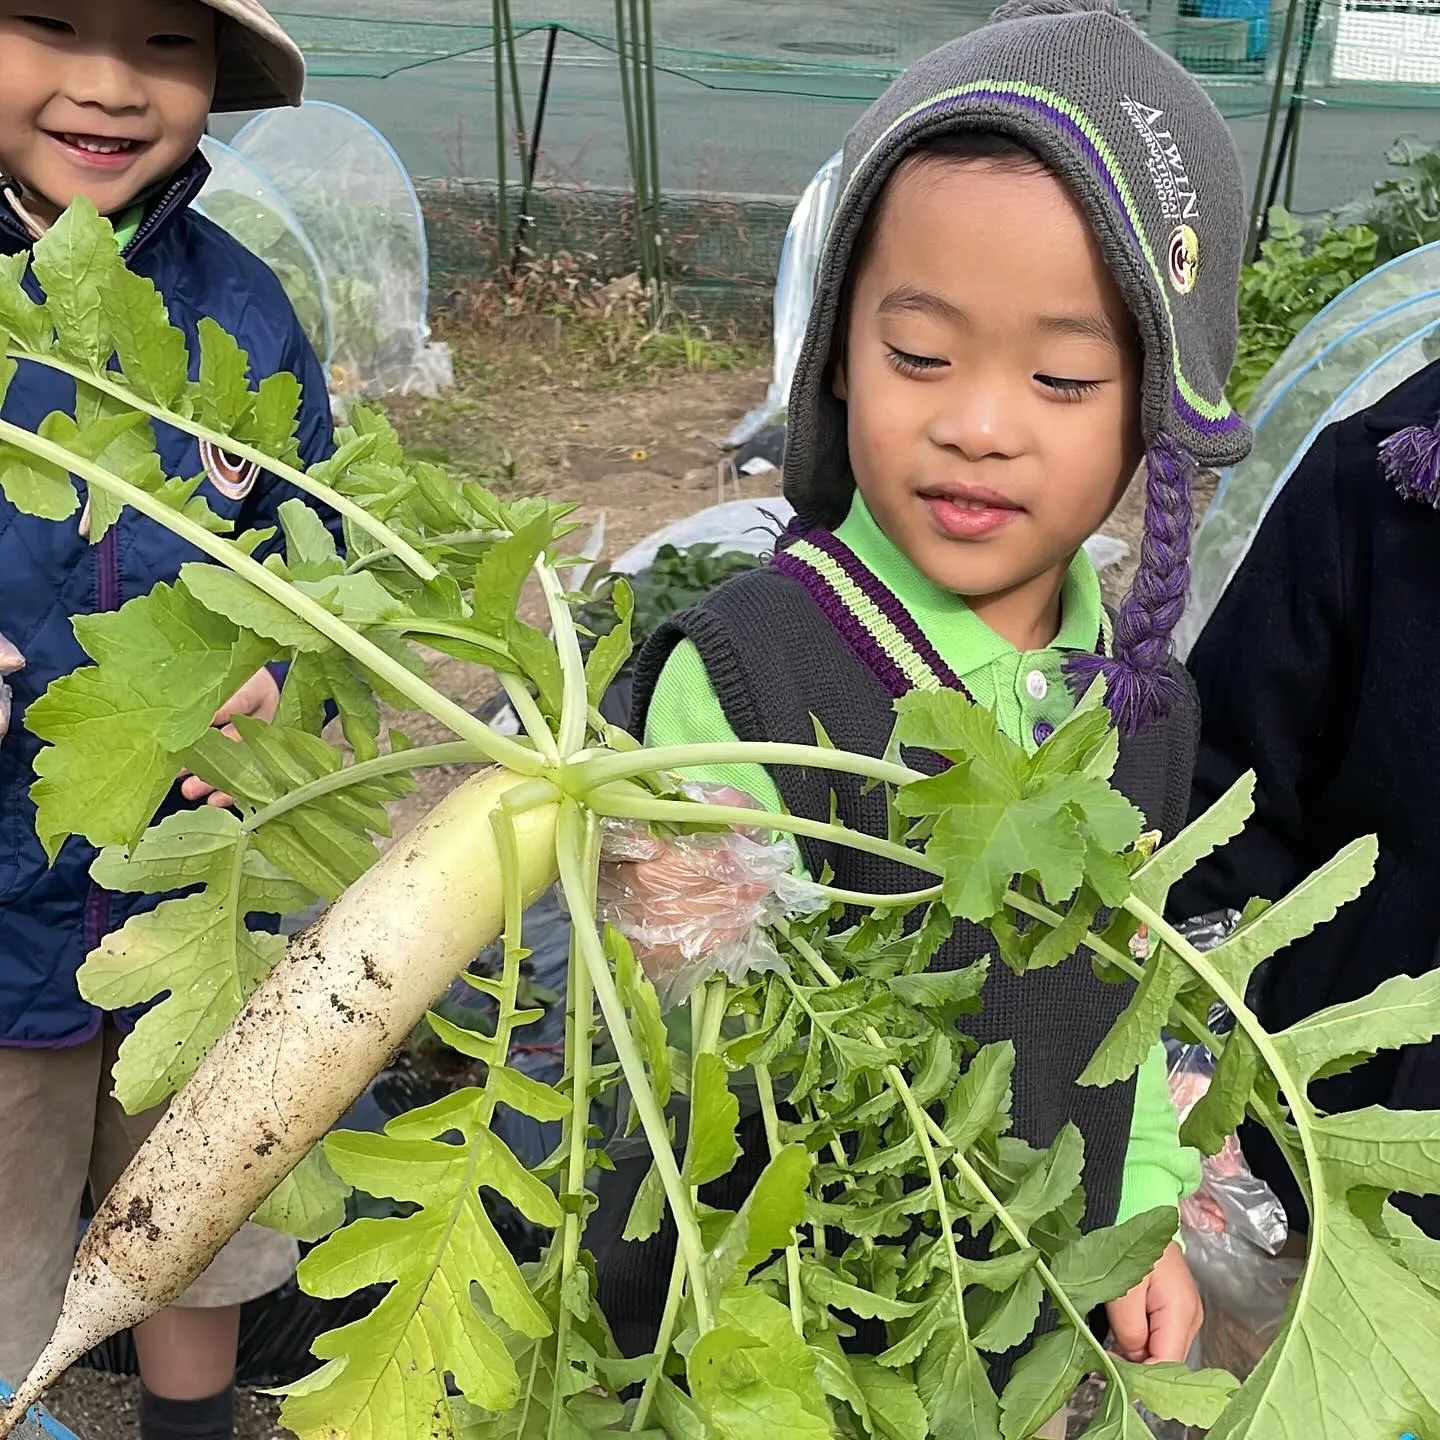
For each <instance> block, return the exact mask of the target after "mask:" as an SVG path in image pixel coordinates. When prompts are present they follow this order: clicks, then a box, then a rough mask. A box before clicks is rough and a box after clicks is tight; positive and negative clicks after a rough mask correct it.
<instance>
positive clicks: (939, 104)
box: [910, 89, 1245, 435]
mask: <svg viewBox="0 0 1440 1440" xmlns="http://www.w3.org/2000/svg"><path fill="white" fill-rule="evenodd" d="M962 98H963V100H964V101H965V102H966V103H968V102H970V101H972V100H976V99H980V100H997V101H1000V102H1002V103H1004V104H1008V105H1018V106H1019V107H1020V108H1021V109H1024V110H1031V111H1036V112H1038V113H1040V114H1042V115H1044V116H1045V117H1046V119H1047V120H1050V121H1053V122H1054V123H1056V124H1058V125H1059V126H1060V128H1061V129H1062V130H1064V131H1065V133H1066V134H1067V135H1069V136H1070V137H1071V138H1072V139H1073V140H1074V141H1075V142H1076V144H1077V145H1078V146H1079V148H1080V151H1081V153H1082V154H1083V155H1084V156H1085V158H1086V159H1087V160H1088V161H1089V163H1090V167H1091V169H1092V170H1094V171H1095V173H1096V174H1097V175H1098V176H1099V177H1100V179H1101V180H1102V181H1103V182H1104V184H1105V186H1106V188H1107V189H1108V190H1109V191H1110V195H1111V198H1112V199H1113V200H1114V202H1115V208H1116V210H1117V211H1118V212H1119V214H1120V216H1121V217H1122V218H1123V219H1124V221H1125V225H1126V227H1127V228H1128V229H1129V231H1130V234H1131V237H1132V238H1133V240H1134V242H1135V245H1136V247H1137V248H1139V249H1141V251H1142V253H1143V247H1142V246H1141V236H1140V232H1139V231H1138V230H1137V229H1136V227H1135V222H1134V220H1133V219H1132V218H1131V215H1130V207H1129V206H1128V205H1126V203H1125V197H1124V196H1123V195H1122V194H1121V193H1120V187H1119V185H1118V184H1117V183H1116V181H1115V176H1114V175H1113V174H1112V173H1111V171H1110V167H1109V166H1108V165H1107V164H1106V163H1105V158H1104V156H1102V155H1101V154H1100V152H1099V151H1098V150H1097V149H1096V148H1095V144H1094V142H1093V141H1092V140H1091V139H1090V137H1089V136H1088V135H1087V134H1086V133H1085V131H1084V130H1083V129H1081V127H1080V126H1079V125H1077V124H1076V122H1075V120H1074V118H1073V117H1072V116H1070V115H1067V114H1066V113H1065V111H1063V110H1061V109H1059V108H1058V107H1057V106H1054V105H1051V104H1049V103H1048V102H1046V101H1044V100H1041V99H1038V98H1037V97H1035V96H1031V95H1024V94H1020V93H1017V92H1015V91H1012V90H1000V89H992V90H969V91H967V92H966V94H965V95H964V96H963V97H962ZM957 103H959V101H957V100H956V98H955V97H950V98H947V99H942V100H935V101H933V102H932V103H931V104H930V105H928V106H926V107H924V108H923V109H921V110H917V111H916V112H915V114H914V115H912V116H911V117H910V118H911V119H912V120H917V119H919V118H920V117H921V116H922V115H924V114H926V113H927V112H928V111H936V110H945V109H948V108H950V107H951V106H954V105H956V104H957ZM1170 393H1171V397H1172V399H1173V401H1174V405H1175V408H1176V410H1178V411H1179V412H1180V414H1181V415H1182V416H1184V418H1185V423H1186V424H1187V425H1189V426H1190V427H1191V428H1192V429H1194V430H1197V431H1199V432H1201V433H1202V434H1207V435H1223V434H1225V433H1227V432H1229V431H1231V430H1235V429H1238V428H1240V427H1242V426H1243V425H1244V423H1245V421H1244V418H1243V417H1242V416H1240V415H1238V414H1236V413H1235V412H1234V411H1233V410H1232V411H1231V412H1230V414H1229V415H1224V416H1221V417H1220V418H1219V419H1218V420H1215V419H1211V418H1210V417H1209V416H1207V415H1202V414H1201V413H1200V412H1199V411H1198V410H1197V409H1196V408H1195V407H1194V406H1193V405H1192V404H1191V403H1190V402H1189V401H1188V400H1187V399H1186V398H1185V395H1184V392H1183V391H1182V390H1181V389H1180V383H1179V380H1178V379H1177V378H1175V377H1174V376H1173V374H1172V377H1171V384H1170Z"/></svg>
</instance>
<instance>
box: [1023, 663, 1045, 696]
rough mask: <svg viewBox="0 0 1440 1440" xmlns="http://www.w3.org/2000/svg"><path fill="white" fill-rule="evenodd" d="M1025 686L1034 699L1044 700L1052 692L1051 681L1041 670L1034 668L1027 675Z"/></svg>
mask: <svg viewBox="0 0 1440 1440" xmlns="http://www.w3.org/2000/svg"><path fill="white" fill-rule="evenodd" d="M1025 688H1026V690H1028V691H1029V692H1030V698H1031V699H1032V700H1043V699H1044V698H1045V697H1046V696H1047V695H1048V694H1049V693H1050V682H1049V681H1048V680H1047V679H1046V678H1045V676H1044V675H1043V674H1042V673H1041V672H1040V671H1039V670H1032V671H1031V672H1030V673H1029V674H1028V675H1027V676H1026V677H1025Z"/></svg>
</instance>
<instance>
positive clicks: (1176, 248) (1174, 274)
mask: <svg viewBox="0 0 1440 1440" xmlns="http://www.w3.org/2000/svg"><path fill="white" fill-rule="evenodd" d="M1165 248H1166V259H1167V261H1168V269H1169V272H1170V284H1171V285H1172V286H1174V288H1175V289H1176V291H1178V292H1179V293H1180V294H1181V295H1188V294H1189V293H1190V292H1191V291H1192V290H1193V289H1194V288H1195V279H1196V276H1197V275H1199V273H1200V237H1199V236H1198V235H1197V234H1196V233H1195V232H1194V231H1193V230H1192V229H1191V228H1190V227H1189V226H1188V225H1177V226H1176V227H1175V228H1174V230H1172V231H1171V232H1170V243H1169V244H1168V245H1167V246H1166V247H1165Z"/></svg>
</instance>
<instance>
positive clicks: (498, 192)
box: [490, 0, 510, 270]
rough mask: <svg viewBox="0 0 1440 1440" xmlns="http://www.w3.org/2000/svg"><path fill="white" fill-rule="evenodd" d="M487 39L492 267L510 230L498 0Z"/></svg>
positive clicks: (500, 265) (501, 264) (498, 263)
mask: <svg viewBox="0 0 1440 1440" xmlns="http://www.w3.org/2000/svg"><path fill="white" fill-rule="evenodd" d="M490 28H491V32H492V35H491V39H492V41H493V44H494V53H495V187H496V188H495V204H496V217H495V224H496V229H495V268H496V269H497V270H503V269H504V268H505V237H506V236H507V235H509V233H510V207H509V201H508V198H507V195H506V191H507V189H508V185H507V181H506V174H505V171H506V157H507V154H508V152H509V150H510V141H509V137H508V136H507V135H506V134H505V55H504V46H503V43H502V40H501V32H502V30H503V28H504V13H503V11H502V8H501V0H490Z"/></svg>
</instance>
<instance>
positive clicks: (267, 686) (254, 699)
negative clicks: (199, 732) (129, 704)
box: [180, 668, 280, 810]
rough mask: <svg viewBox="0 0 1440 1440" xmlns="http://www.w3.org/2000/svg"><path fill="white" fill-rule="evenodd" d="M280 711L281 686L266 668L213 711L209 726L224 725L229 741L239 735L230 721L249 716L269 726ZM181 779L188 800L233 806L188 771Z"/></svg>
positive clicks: (229, 799)
mask: <svg viewBox="0 0 1440 1440" xmlns="http://www.w3.org/2000/svg"><path fill="white" fill-rule="evenodd" d="M279 708H280V687H279V686H278V685H277V684H276V683H275V677H274V676H273V675H272V674H271V673H270V672H269V671H268V670H266V669H263V668H262V669H259V670H257V671H256V672H255V673H254V674H253V675H252V676H251V677H250V678H249V679H248V680H247V681H246V682H245V683H244V684H243V685H242V686H241V687H240V688H239V689H238V690H237V691H236V692H235V693H234V694H233V695H232V696H231V697H230V698H229V699H228V700H227V701H226V702H225V703H224V704H223V705H222V706H221V707H220V708H219V709H218V710H217V711H216V712H215V718H214V719H213V720H211V722H210V724H211V725H212V726H213V725H219V726H223V727H224V728H223V729H222V730H221V732H220V733H221V734H222V735H226V736H228V737H229V738H230V739H231V740H238V739H239V738H240V732H239V731H238V730H236V728H235V727H234V726H233V725H231V724H230V723H229V722H230V721H231V720H233V719H234V718H235V717H236V716H237V715H249V716H252V717H253V718H254V719H256V720H263V721H265V723H266V724H267V725H268V724H269V723H270V722H271V721H272V720H273V719H274V718H275V712H276V711H277V710H279ZM180 773H181V774H182V775H183V776H184V779H183V780H182V781H181V783H180V793H181V794H182V795H183V796H184V797H185V798H186V799H187V800H204V801H205V802H206V803H207V804H209V805H214V806H217V807H218V808H220V809H222V810H223V809H225V808H226V807H227V806H230V805H233V804H234V803H235V797H234V796H233V795H227V794H225V792H224V791H223V790H217V789H216V788H215V787H214V786H213V785H207V784H206V783H205V782H204V781H203V780H202V779H201V778H200V777H199V776H198V775H192V774H190V772H189V771H188V770H182V771H181V772H180Z"/></svg>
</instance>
